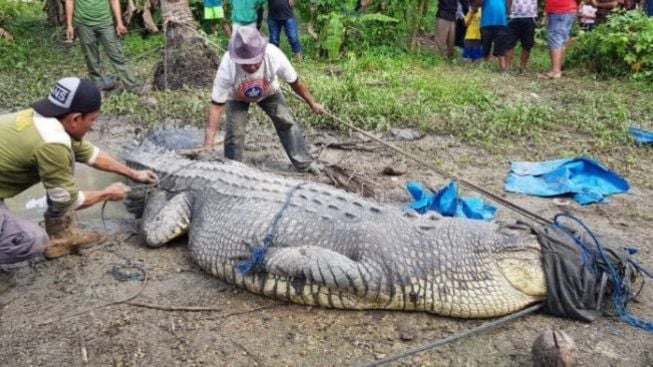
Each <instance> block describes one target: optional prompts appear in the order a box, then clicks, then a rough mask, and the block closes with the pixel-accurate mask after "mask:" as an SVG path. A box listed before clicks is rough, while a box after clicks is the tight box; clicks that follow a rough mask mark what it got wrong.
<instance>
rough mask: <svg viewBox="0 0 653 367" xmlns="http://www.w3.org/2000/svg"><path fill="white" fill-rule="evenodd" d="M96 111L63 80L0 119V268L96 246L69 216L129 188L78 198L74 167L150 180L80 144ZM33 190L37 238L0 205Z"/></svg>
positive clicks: (87, 94) (94, 236)
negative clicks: (41, 210)
mask: <svg viewBox="0 0 653 367" xmlns="http://www.w3.org/2000/svg"><path fill="white" fill-rule="evenodd" d="M100 105H101V96H100V91H99V90H98V88H97V87H96V86H95V85H94V84H93V82H91V81H90V80H88V79H79V78H74V77H70V78H63V79H61V80H59V81H58V82H57V84H56V85H55V87H54V89H53V90H52V92H51V93H50V95H49V96H48V97H47V98H44V99H42V100H39V101H37V102H34V103H33V104H32V106H31V107H32V108H30V109H26V110H23V111H19V112H16V113H11V114H7V115H3V116H0V172H2V175H0V264H11V263H15V262H20V261H23V260H28V259H30V258H32V257H34V256H37V255H39V254H41V253H43V254H44V255H45V257H47V258H55V257H59V256H63V255H66V254H69V253H70V252H71V251H73V250H76V249H78V248H84V247H89V246H92V245H93V244H95V243H97V242H99V241H101V240H103V239H104V237H105V236H104V235H103V234H100V233H97V232H92V231H86V230H82V229H81V228H79V227H78V226H77V222H76V217H75V215H74V210H76V209H83V208H87V207H90V206H92V205H94V204H96V203H98V202H101V201H105V200H121V199H124V198H125V196H126V195H127V193H128V192H129V187H128V186H126V185H125V184H123V183H121V182H116V183H113V184H111V185H109V186H107V187H106V188H104V189H102V190H99V191H80V190H79V188H78V187H77V184H76V183H75V180H74V177H73V173H74V165H75V162H81V163H86V164H88V165H90V166H92V167H94V168H97V169H100V170H102V171H107V172H114V173H118V174H121V175H123V176H125V177H128V178H131V179H132V180H134V181H139V182H146V183H153V182H156V181H157V180H158V178H157V176H156V174H155V173H154V172H152V171H148V170H143V171H137V170H133V169H131V168H129V167H127V166H125V165H124V164H122V163H120V162H118V161H116V160H115V159H114V158H112V157H111V156H110V155H109V154H107V153H105V152H101V151H100V150H99V149H98V148H97V147H95V146H94V145H93V144H91V143H90V142H88V141H86V140H82V138H83V137H84V135H85V134H86V132H87V131H88V130H89V129H90V127H91V125H92V124H93V122H94V121H95V119H96V118H97V117H98V115H99V114H100ZM38 182H42V183H43V186H44V187H45V191H46V197H47V202H48V209H47V211H46V212H45V214H44V217H45V231H43V229H41V228H40V227H39V226H38V225H36V224H34V223H31V222H29V221H27V220H25V219H21V218H19V217H16V216H14V215H13V214H12V213H10V212H9V210H8V209H7V207H6V206H5V204H4V199H6V198H11V197H13V196H15V195H17V194H19V193H21V192H22V191H24V190H26V189H27V188H29V187H30V186H32V185H34V184H36V183H38ZM0 275H1V274H0ZM0 283H2V277H1V276H0ZM0 288H2V285H1V284H0Z"/></svg>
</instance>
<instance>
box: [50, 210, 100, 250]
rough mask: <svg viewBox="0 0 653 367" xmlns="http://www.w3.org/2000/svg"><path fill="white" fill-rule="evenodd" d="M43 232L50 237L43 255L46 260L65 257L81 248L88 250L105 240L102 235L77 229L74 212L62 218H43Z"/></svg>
mask: <svg viewBox="0 0 653 367" xmlns="http://www.w3.org/2000/svg"><path fill="white" fill-rule="evenodd" d="M45 231H46V232H47V233H48V236H49V237H50V245H48V247H46V248H45V251H44V252H43V255H44V256H45V257H47V258H48V259H54V258H57V257H61V256H65V255H68V254H70V253H71V252H74V251H77V250H79V249H82V248H89V247H91V246H94V245H96V244H98V243H100V242H102V241H104V240H106V239H107V236H106V235H105V234H103V233H100V232H96V231H90V230H87V229H83V228H81V227H79V225H78V223H77V215H76V214H75V212H69V213H66V214H64V215H63V216H58V217H50V216H46V217H45Z"/></svg>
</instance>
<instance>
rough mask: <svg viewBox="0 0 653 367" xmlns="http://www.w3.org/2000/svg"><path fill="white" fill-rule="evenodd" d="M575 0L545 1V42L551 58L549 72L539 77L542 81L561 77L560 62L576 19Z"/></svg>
mask: <svg viewBox="0 0 653 367" xmlns="http://www.w3.org/2000/svg"><path fill="white" fill-rule="evenodd" d="M576 9H578V2H577V1H576V0H546V2H545V3H544V11H545V12H546V13H547V34H546V42H547V45H548V46H549V55H550V57H551V70H549V72H547V73H545V74H543V75H541V77H542V78H544V79H558V78H560V77H561V76H562V71H561V67H562V60H564V57H565V49H566V47H567V40H569V31H570V30H571V26H572V25H573V24H574V20H575V19H576Z"/></svg>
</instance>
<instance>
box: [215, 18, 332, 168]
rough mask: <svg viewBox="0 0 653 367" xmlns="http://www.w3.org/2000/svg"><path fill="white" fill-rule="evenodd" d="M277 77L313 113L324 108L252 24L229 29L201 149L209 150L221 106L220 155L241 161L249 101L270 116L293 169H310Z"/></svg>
mask: <svg viewBox="0 0 653 367" xmlns="http://www.w3.org/2000/svg"><path fill="white" fill-rule="evenodd" d="M279 78H282V79H284V80H285V81H286V82H288V83H289V84H290V86H291V87H292V89H293V90H294V91H295V93H297V94H298V95H299V96H300V97H302V98H303V99H304V101H306V103H307V104H308V105H309V106H310V107H311V109H312V110H313V111H314V112H315V113H322V112H324V108H323V107H322V105H320V104H319V103H317V102H316V101H315V99H313V96H312V95H311V93H310V92H309V90H308V88H307V87H306V85H305V84H304V83H303V82H302V81H301V80H300V79H299V76H298V75H297V72H296V71H295V69H294V68H293V66H292V65H291V64H290V61H289V60H288V58H287V57H286V55H284V53H283V52H282V51H281V50H279V49H278V48H277V47H275V46H274V45H270V44H268V43H267V41H266V39H265V38H264V37H263V36H262V35H261V33H259V31H258V30H256V29H255V28H251V27H243V28H239V29H237V30H234V35H233V37H232V38H231V40H230V41H229V51H228V52H226V53H225V54H224V56H223V57H222V61H221V62H220V67H219V68H218V72H217V74H216V76H215V81H214V83H213V92H212V95H211V105H210V106H209V114H208V121H207V124H206V132H205V137H204V148H206V149H209V150H211V149H213V145H214V139H215V134H216V133H217V131H218V130H219V127H220V118H221V117H222V113H223V112H224V111H225V110H226V123H227V126H226V131H225V140H224V155H225V157H227V158H229V159H233V160H237V161H240V160H242V157H243V149H244V146H245V132H246V126H247V112H248V110H249V105H250V104H251V103H257V104H258V105H259V106H260V107H261V108H262V109H263V111H265V113H266V114H267V115H268V116H270V118H271V119H272V122H273V123H274V127H275V128H276V130H277V134H278V135H279V139H280V140H281V144H283V147H284V149H285V150H286V153H287V154H288V157H289V158H290V161H291V162H292V164H293V165H294V166H295V168H296V169H297V170H299V171H307V170H310V169H311V167H312V165H311V163H313V161H312V159H311V157H310V156H309V153H308V149H307V148H306V143H305V141H304V137H303V135H302V132H301V130H300V128H299V126H298V125H297V124H296V123H295V119H294V117H293V115H292V113H291V112H290V108H289V107H288V104H287V103H286V101H285V99H284V97H283V93H282V92H281V88H280V85H279Z"/></svg>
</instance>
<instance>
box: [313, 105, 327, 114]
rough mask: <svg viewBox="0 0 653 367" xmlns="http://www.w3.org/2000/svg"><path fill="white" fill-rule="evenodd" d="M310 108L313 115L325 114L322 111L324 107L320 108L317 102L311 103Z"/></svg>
mask: <svg viewBox="0 0 653 367" xmlns="http://www.w3.org/2000/svg"><path fill="white" fill-rule="evenodd" d="M310 106H311V110H313V112H315V113H324V112H326V111H325V109H324V106H322V105H321V104H319V103H317V102H313V103H311V105H310Z"/></svg>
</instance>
